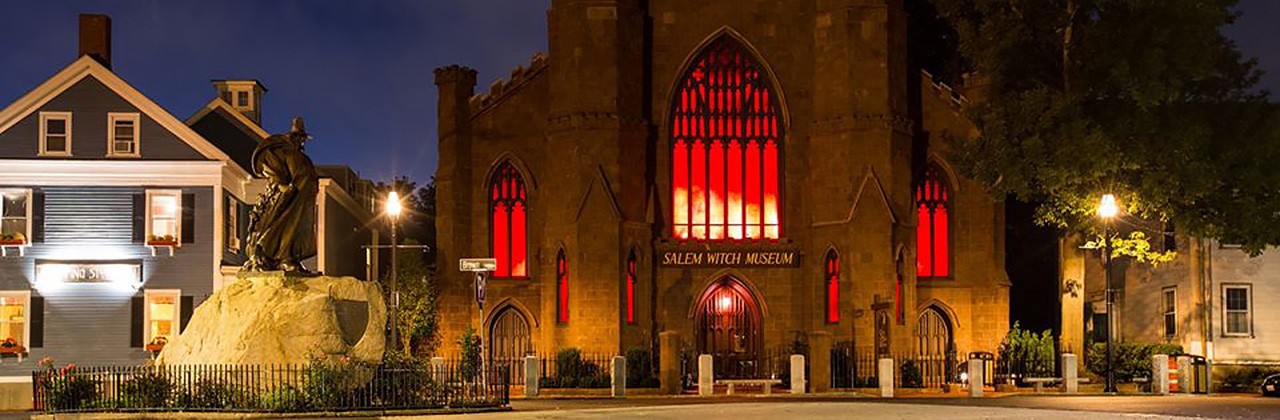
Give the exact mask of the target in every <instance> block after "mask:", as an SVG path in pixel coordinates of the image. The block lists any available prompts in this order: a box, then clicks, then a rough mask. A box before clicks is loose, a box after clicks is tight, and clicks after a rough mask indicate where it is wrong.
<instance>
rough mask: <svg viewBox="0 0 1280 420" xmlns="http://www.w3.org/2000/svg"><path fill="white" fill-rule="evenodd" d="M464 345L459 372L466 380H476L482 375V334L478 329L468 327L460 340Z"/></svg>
mask: <svg viewBox="0 0 1280 420" xmlns="http://www.w3.org/2000/svg"><path fill="white" fill-rule="evenodd" d="M458 344H459V345H461V346H462V360H461V361H460V362H459V363H458V374H460V375H462V377H463V379H464V380H475V379H477V378H479V377H480V335H478V334H476V330H475V329H473V328H471V327H467V331H465V332H463V333H462V338H461V339H460V340H458Z"/></svg>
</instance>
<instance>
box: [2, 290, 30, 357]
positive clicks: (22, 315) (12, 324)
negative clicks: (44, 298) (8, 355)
mask: <svg viewBox="0 0 1280 420" xmlns="http://www.w3.org/2000/svg"><path fill="white" fill-rule="evenodd" d="M30 315H31V292H30V291H26V290H23V291H11V292H0V343H3V342H7V341H9V340H13V343H14V344H17V345H19V346H23V347H28V344H27V337H29V336H30V334H31V323H30V322H28V321H27V319H29V317H30Z"/></svg>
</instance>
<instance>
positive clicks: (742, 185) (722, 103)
mask: <svg viewBox="0 0 1280 420" xmlns="http://www.w3.org/2000/svg"><path fill="white" fill-rule="evenodd" d="M673 100H674V102H675V103H674V104H673V108H674V111H673V112H672V119H671V139H672V151H671V185H672V186H671V192H672V200H671V202H672V232H671V234H672V236H673V237H674V238H677V239H681V240H711V241H720V240H742V239H778V238H780V237H781V236H782V231H781V229H782V225H781V223H780V222H781V217H782V216H781V214H780V210H781V208H782V197H781V190H780V185H781V178H782V169H781V167H782V163H781V162H782V158H781V153H782V144H781V143H782V131H781V129H780V127H779V126H780V125H781V123H780V122H779V119H780V117H779V115H780V112H779V110H780V109H781V107H780V106H779V104H778V99H777V95H776V94H775V91H774V89H773V87H772V86H770V83H769V82H768V76H767V75H766V73H765V71H764V70H763V66H761V65H760V63H758V62H757V61H756V59H755V58H754V57H753V56H752V55H751V54H750V53H749V52H747V50H746V48H744V47H743V46H742V45H741V44H739V43H738V42H736V41H734V40H732V39H731V38H721V39H719V40H717V41H715V42H714V43H712V44H711V45H710V46H708V47H707V49H706V50H704V51H703V52H702V53H700V54H699V56H698V58H697V59H696V60H694V62H693V65H691V66H690V67H689V68H688V69H687V70H685V73H684V76H683V78H682V79H681V82H680V85H679V87H678V88H677V89H676V94H675V96H674V99H673Z"/></svg>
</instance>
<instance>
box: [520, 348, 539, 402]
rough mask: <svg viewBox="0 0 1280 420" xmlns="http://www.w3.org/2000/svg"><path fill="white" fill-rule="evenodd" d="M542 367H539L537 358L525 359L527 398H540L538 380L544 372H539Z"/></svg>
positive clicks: (525, 390)
mask: <svg viewBox="0 0 1280 420" xmlns="http://www.w3.org/2000/svg"><path fill="white" fill-rule="evenodd" d="M540 367H541V366H538V357H537V356H525V357H524V396H525V397H536V396H538V378H539V377H541V376H542V372H540V371H539V368H540Z"/></svg>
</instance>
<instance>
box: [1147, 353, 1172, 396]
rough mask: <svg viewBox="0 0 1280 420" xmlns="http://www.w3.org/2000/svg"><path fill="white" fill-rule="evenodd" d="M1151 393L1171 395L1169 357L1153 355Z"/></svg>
mask: <svg viewBox="0 0 1280 420" xmlns="http://www.w3.org/2000/svg"><path fill="white" fill-rule="evenodd" d="M1151 393H1152V394H1156V395H1169V355H1167V354H1154V355H1151Z"/></svg>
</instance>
